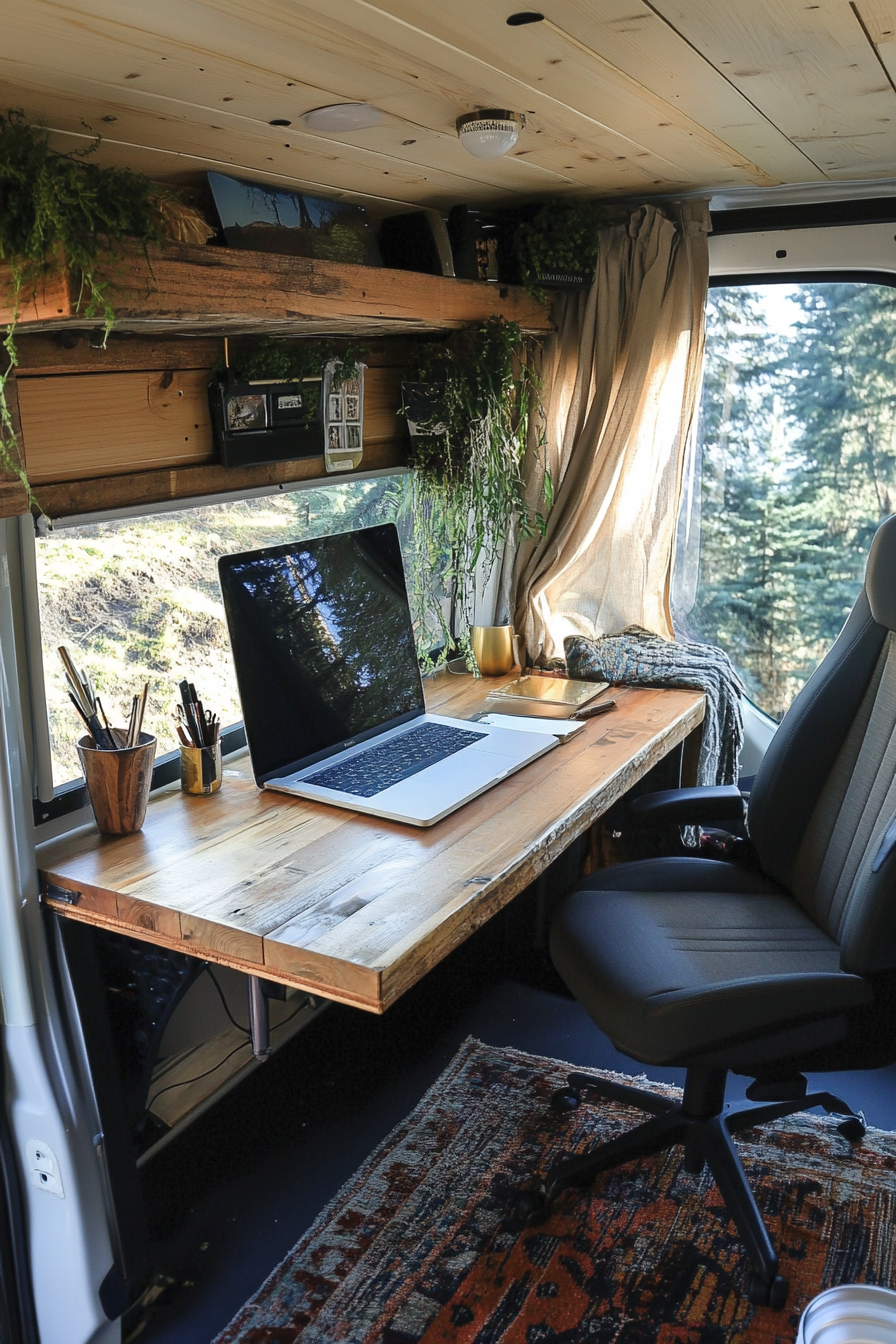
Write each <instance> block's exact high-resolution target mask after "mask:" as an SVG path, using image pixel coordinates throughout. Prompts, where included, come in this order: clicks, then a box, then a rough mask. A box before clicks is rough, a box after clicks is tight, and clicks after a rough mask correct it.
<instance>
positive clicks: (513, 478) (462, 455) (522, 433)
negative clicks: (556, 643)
mask: <svg viewBox="0 0 896 1344" xmlns="http://www.w3.org/2000/svg"><path fill="white" fill-rule="evenodd" d="M534 354H535V350H534V347H533V345H532V344H531V343H530V342H527V341H526V340H524V338H523V335H522V332H521V331H520V328H519V326H518V325H517V324H516V323H515V322H507V321H505V319H504V318H502V317H497V316H496V317H490V318H488V319H487V320H486V321H485V322H484V323H482V324H480V325H477V326H473V327H469V328H466V329H464V330H463V331H459V332H456V333H454V334H453V335H452V336H451V337H449V339H448V340H447V341H446V342H443V343H427V344H423V345H422V346H421V348H420V352H419V358H418V362H417V368H416V370H415V373H416V377H417V379H418V380H419V381H420V382H422V383H425V384H429V385H431V386H432V387H433V389H434V392H435V409H434V410H433V412H432V414H431V416H430V417H429V418H428V419H427V420H426V421H425V422H424V423H422V424H420V423H418V426H417V428H418V433H417V434H416V435H415V436H412V440H411V444H412V446H411V455H410V459H409V465H410V466H411V467H412V468H413V472H412V474H411V477H410V479H409V485H408V488H407V490H406V491H405V492H404V494H403V496H401V497H400V500H399V501H398V509H399V515H400V516H401V515H404V516H405V517H406V518H407V521H408V523H409V531H410V535H411V544H410V554H409V555H408V556H407V557H406V559H407V560H408V568H409V578H410V599H411V610H412V613H413V616H414V623H415V627H416V633H417V648H418V653H419V655H420V658H421V662H422V663H423V666H424V668H425V669H426V670H431V669H432V668H433V667H434V666H436V665H438V664H440V663H442V662H444V661H445V660H446V659H448V658H449V657H451V656H452V655H453V654H455V653H458V652H460V653H462V654H463V655H464V656H465V657H466V659H467V662H468V664H469V665H470V667H471V669H475V663H474V662H473V658H472V651H471V648H470V639H469V631H470V627H471V625H473V623H474V615H475V612H474V604H475V597H476V574H477V570H479V571H480V572H485V573H486V574H487V573H490V572H491V570H492V568H493V566H494V565H495V564H496V562H497V561H498V558H499V556H500V554H501V552H502V548H503V546H504V544H505V542H506V541H507V540H508V539H509V538H510V537H511V536H512V535H513V534H514V533H516V534H520V533H522V534H531V532H532V531H533V530H535V529H538V530H541V531H543V529H544V523H545V520H544V518H543V516H542V515H541V513H538V512H534V513H533V512H530V511H529V510H527V509H526V507H525V504H524V497H523V496H524V483H523V478H522V462H523V454H524V452H525V449H526V443H527V436H528V433H529V420H530V417H532V416H534V417H536V418H539V419H537V423H538V424H540V425H543V421H544V416H543V412H542V408H541V400H540V382H539V379H538V375H537V373H536V370H535V366H534ZM407 411H408V407H407V406H406V407H405V414H407ZM540 438H542V439H543V433H542V434H541V435H540ZM549 488H550V483H549V482H546V490H545V498H547V494H548V492H549ZM446 607H447V610H446Z"/></svg>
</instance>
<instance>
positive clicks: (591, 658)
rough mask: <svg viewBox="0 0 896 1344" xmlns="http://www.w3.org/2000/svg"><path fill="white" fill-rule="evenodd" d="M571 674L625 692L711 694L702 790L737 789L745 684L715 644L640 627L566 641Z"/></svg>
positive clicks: (701, 766) (700, 770) (708, 696)
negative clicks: (666, 689)
mask: <svg viewBox="0 0 896 1344" xmlns="http://www.w3.org/2000/svg"><path fill="white" fill-rule="evenodd" d="M563 644H564V649H565V652H566V670H567V671H568V673H569V675H570V676H571V677H575V678H576V679H577V680H579V681H612V682H616V683H617V684H621V685H623V686H680V687H689V688H693V689H695V690H698V691H704V692H705V693H706V717H705V719H704V720H703V740H702V743H701V746H700V762H699V765H698V767H697V783H698V784H736V783H737V773H738V760H739V758H740V749H741V746H742V744H743V740H744V721H743V714H742V712H741V705H740V697H741V694H742V692H743V689H744V687H743V683H742V682H741V680H740V678H739V677H738V675H737V673H736V672H735V670H734V668H733V667H732V665H731V659H730V658H729V657H728V655H727V653H723V652H722V650H721V649H717V648H715V647H714V645H712V644H690V643H687V644H686V643H679V642H678V641H677V640H670V639H661V638H660V636H659V635H654V634H652V633H651V631H650V630H644V629H642V627H641V626H640V625H630V626H627V627H626V629H625V630H623V632H622V634H621V635H604V636H603V638H602V639H585V638H584V637H583V636H581V635H570V636H568V637H567V638H566V639H565V640H564V641H563Z"/></svg>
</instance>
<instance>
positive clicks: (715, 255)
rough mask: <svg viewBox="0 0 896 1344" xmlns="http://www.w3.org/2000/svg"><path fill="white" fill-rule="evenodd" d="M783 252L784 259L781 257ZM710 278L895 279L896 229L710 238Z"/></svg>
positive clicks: (773, 232) (839, 229) (862, 228)
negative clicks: (827, 275) (808, 275)
mask: <svg viewBox="0 0 896 1344" xmlns="http://www.w3.org/2000/svg"><path fill="white" fill-rule="evenodd" d="M779 252H783V253H784V254H785V255H784V256H780V257H779V256H778V253H779ZM709 270H710V275H731V276H744V277H747V276H751V275H766V274H770V275H774V274H780V276H781V278H782V280H783V279H785V278H786V276H787V275H788V273H790V274H792V273H794V272H800V271H818V273H819V276H818V278H819V279H823V278H824V272H825V271H844V270H861V271H881V272H894V273H896V224H851V225H848V226H845V225H841V226H839V227H834V228H829V229H773V230H769V231H768V232H766V233H731V234H725V233H722V234H715V235H712V234H711V235H710V239H709Z"/></svg>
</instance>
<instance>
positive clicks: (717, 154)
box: [262, 0, 770, 184]
mask: <svg viewBox="0 0 896 1344" xmlns="http://www.w3.org/2000/svg"><path fill="white" fill-rule="evenodd" d="M262 2H263V3H266V4H267V6H268V7H269V8H270V7H271V6H276V5H277V4H278V0H262ZM396 4H397V0H393V7H395V6H396ZM305 8H306V9H309V10H311V9H313V10H314V11H316V12H319V13H320V14H322V15H323V14H324V13H325V14H326V15H327V18H328V21H329V22H330V23H331V24H332V23H338V22H340V21H341V22H342V24H343V25H344V26H345V27H346V28H351V29H354V30H357V31H363V32H366V33H367V35H368V37H369V38H370V39H371V40H373V38H374V37H375V35H376V33H377V30H380V38H379V40H383V37H384V36H386V38H387V40H390V41H391V40H393V32H392V31H391V30H390V31H389V32H388V33H387V34H383V32H382V28H383V20H384V18H385V19H389V18H391V19H393V20H395V21H397V22H398V23H399V24H400V30H399V31H400V38H401V42H402V46H403V48H404V50H406V51H408V52H409V53H410V54H411V55H413V56H414V57H416V58H417V59H418V60H422V61H426V62H427V63H431V64H436V62H438V64H439V65H440V66H442V67H443V68H444V69H446V70H447V71H449V73H450V74H451V76H452V78H453V80H454V81H455V82H456V81H457V80H458V79H462V80H463V81H464V82H466V83H468V84H470V85H474V84H475V83H476V82H477V81H480V82H482V83H483V84H485V85H486V90H487V91H488V92H489V93H493V94H494V96H495V97H496V98H497V99H498V101H497V102H496V103H494V105H495V106H504V107H515V108H519V110H520V111H530V110H531V111H532V112H533V114H534V115H535V116H537V117H538V118H539V122H540V125H541V126H542V127H543V130H544V133H552V132H554V133H555V128H558V127H560V128H562V129H564V130H565V129H567V128H568V129H569V130H573V133H575V134H576V135H577V138H581V139H587V137H588V135H589V131H590V127H589V125H588V123H591V126H597V127H598V128H600V129H601V130H603V131H607V130H609V131H614V132H615V133H616V134H617V135H619V137H620V139H621V140H622V141H623V142H624V148H623V149H622V150H621V152H622V153H623V154H625V155H627V154H628V153H637V152H639V151H641V150H647V151H648V152H651V153H653V154H655V155H658V156H659V157H660V158H663V159H665V160H666V161H667V163H668V164H669V165H670V166H674V167H675V168H677V169H678V170H679V171H681V170H685V171H687V172H689V173H690V172H694V173H697V174H698V175H699V174H700V173H701V172H703V171H712V170H713V169H715V170H716V171H718V169H719V168H720V167H721V168H723V169H724V170H728V169H729V168H730V167H731V166H734V165H732V164H731V162H730V160H731V158H732V151H731V149H730V146H727V145H724V144H722V143H721V142H720V141H719V140H718V139H717V138H716V137H713V136H712V135H711V134H710V133H709V132H707V131H705V130H704V129H703V128H702V127H699V126H697V124H696V123H690V124H688V125H685V124H684V122H685V120H686V119H684V118H682V117H681V116H680V114H678V115H676V113H675V110H674V109H672V108H669V105H668V104H666V103H665V101H664V100H662V99H659V98H658V97H656V96H655V95H653V94H651V93H650V91H649V90H647V89H644V88H643V86H640V85H638V84H637V83H636V81H634V80H631V79H630V78H629V77H628V76H625V75H624V73H623V72H622V71H616V70H614V69H613V68H612V67H609V66H603V65H599V64H598V65H595V64H594V63H593V62H588V61H585V62H584V63H583V62H582V61H581V59H579V61H578V62H576V61H574V60H572V59H570V61H569V64H568V66H567V68H566V70H565V71H564V72H563V73H562V75H555V76H554V79H553V85H554V92H553V93H552V92H551V91H550V89H549V87H548V85H547V83H546V82H545V81H547V80H548V79H549V73H550V66H549V65H548V60H549V59H553V58H552V57H548V56H547V55H546V54H544V53H546V52H547V51H548V49H550V50H553V47H552V45H551V40H545V39H542V42H541V45H540V47H539V48H538V49H539V51H540V52H541V53H542V54H541V55H540V56H539V57H538V60H539V64H538V66H537V67H536V68H533V70H532V71H531V72H530V73H527V74H526V76H525V77H522V76H518V75H515V74H513V73H510V72H508V71H506V70H505V69H503V68H498V67H497V66H496V65H494V64H493V63H492V62H494V61H495V60H496V59H499V58H500V53H499V54H498V55H496V54H494V53H493V54H492V57H491V61H489V60H486V59H485V58H484V57H479V56H474V55H471V54H470V53H469V52H468V51H467V50H465V49H464V48H463V46H458V45H455V44H454V43H451V42H448V41H447V40H444V39H436V38H434V37H433V36H432V35H431V34H429V33H427V32H425V31H424V30H423V29H422V28H420V27H417V26H416V25H414V24H412V23H410V22H409V21H407V20H403V19H401V18H400V16H399V15H397V14H391V13H388V12H387V10H385V9H382V8H380V7H377V6H373V5H371V4H368V3H366V0H306V5H305ZM458 18H459V20H460V22H459V24H458V28H459V30H460V31H461V32H463V33H464V37H463V38H461V37H460V36H459V37H458V41H459V42H463V41H465V40H466V33H467V32H468V31H469V28H470V26H471V24H474V25H475V22H476V12H475V11H473V13H472V14H470V13H465V14H463V15H459V16H458ZM538 29H539V32H540V33H541V30H542V25H540V24H539V25H538ZM395 40H396V41H397V40H398V39H397V38H396V39H395ZM566 50H567V48H565V47H564V51H566ZM539 71H547V72H548V73H545V74H543V75H540V74H539ZM486 90H483V92H485V91H486ZM576 100H578V101H577V102H576ZM521 101H523V102H525V106H523V107H520V102H521ZM483 105H488V104H483V103H481V102H480V103H479V106H483ZM472 106H476V104H475V103H473V104H472ZM660 109H663V115H662V116H660ZM461 110H465V109H461ZM666 113H668V119H669V121H668V126H665V125H660V122H661V120H663V121H665V120H666ZM570 118H571V119H572V121H573V122H575V121H578V120H579V119H581V122H583V123H585V124H582V125H579V126H577V127H576V126H571V125H569V121H570ZM676 123H678V124H676ZM664 131H669V132H670V135H669V136H668V137H667V136H664V134H663V132H664ZM735 157H736V158H738V159H739V158H740V156H735ZM692 165H693V167H692ZM737 166H742V167H743V171H744V173H745V180H750V181H756V182H758V183H761V184H766V183H768V182H769V181H770V179H769V178H768V175H767V174H765V173H763V172H762V171H761V170H759V169H758V168H757V167H756V165H753V164H749V165H741V164H738V165H737Z"/></svg>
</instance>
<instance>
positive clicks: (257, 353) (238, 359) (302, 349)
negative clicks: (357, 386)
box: [212, 336, 366, 417]
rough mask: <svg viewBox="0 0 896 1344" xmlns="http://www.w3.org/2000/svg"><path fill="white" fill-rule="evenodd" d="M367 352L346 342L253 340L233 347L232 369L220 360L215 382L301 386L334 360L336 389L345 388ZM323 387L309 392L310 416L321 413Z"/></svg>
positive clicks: (316, 385) (357, 371)
mask: <svg viewBox="0 0 896 1344" xmlns="http://www.w3.org/2000/svg"><path fill="white" fill-rule="evenodd" d="M365 354H366V351H365V350H364V349H362V347H360V346H356V345H354V344H350V345H348V346H347V345H346V344H345V342H344V341H342V342H337V341H330V340H319V339H316V338H315V339H311V340H308V339H305V340H300V341H290V342H289V343H287V342H285V341H283V340H277V338H276V337H274V336H259V337H256V338H254V339H252V340H247V341H240V342H239V344H234V345H233V346H232V347H231V354H230V367H229V368H228V367H227V365H225V363H224V360H223V359H219V360H218V361H217V362H216V363H215V365H214V367H213V368H212V378H213V380H214V381H215V382H219V383H224V382H226V381H227V377H228V374H231V375H233V377H234V378H236V380H237V382H240V383H249V382H256V381H257V382H271V383H273V382H281V381H282V382H288V383H300V382H302V380H303V379H304V378H318V377H319V376H320V373H321V370H322V369H323V367H324V365H325V364H327V363H329V361H330V360H335V361H336V368H335V369H334V371H333V379H332V386H333V387H341V386H342V384H343V383H345V382H348V380H349V379H350V378H357V377H358V375H359V373H360V370H359V368H358V364H359V362H360V361H361V360H363V358H364V355H365ZM319 395H320V385H319V384H317V383H311V384H310V385H309V387H308V388H307V390H306V393H305V396H306V398H307V405H308V415H309V417H313V416H314V415H315V414H316V412H317V398H318V397H319Z"/></svg>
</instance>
